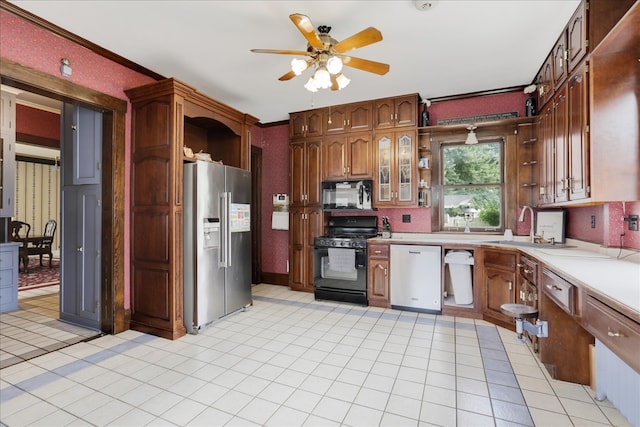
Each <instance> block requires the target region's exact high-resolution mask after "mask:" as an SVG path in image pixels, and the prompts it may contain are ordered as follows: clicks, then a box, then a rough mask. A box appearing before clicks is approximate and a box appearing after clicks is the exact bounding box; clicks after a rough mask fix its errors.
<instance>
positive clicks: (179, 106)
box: [125, 79, 258, 339]
mask: <svg viewBox="0 0 640 427" xmlns="http://www.w3.org/2000/svg"><path fill="white" fill-rule="evenodd" d="M125 92H126V94H127V96H128V97H129V99H130V100H131V130H132V131H131V221H130V223H131V225H130V227H131V239H130V240H129V244H130V246H131V328H132V329H135V330H138V331H142V332H146V333H151V334H154V335H159V336H161V337H164V338H169V339H176V338H179V337H180V336H182V335H184V334H185V333H186V329H185V326H184V319H183V313H184V310H183V308H184V307H183V277H182V271H183V253H182V249H183V241H184V236H183V233H184V232H183V220H182V218H183V147H184V146H185V145H187V146H189V147H192V148H193V150H194V151H195V152H197V151H200V150H203V151H205V152H208V153H211V155H212V158H214V159H216V160H218V159H224V163H225V164H230V165H233V166H238V167H242V168H244V169H249V167H250V149H251V146H250V140H249V129H250V128H251V126H253V125H254V124H255V123H257V121H258V120H257V119H256V118H254V117H251V116H249V115H247V114H244V113H241V112H240V111H237V110H234V109H232V108H230V107H228V106H226V105H224V104H221V103H219V102H217V101H215V100H213V99H210V98H207V97H206V96H204V95H202V94H199V93H198V92H197V91H196V90H195V89H194V88H192V87H190V86H187V85H185V84H184V83H181V82H179V81H177V80H175V79H166V80H162V81H159V82H156V83H152V84H149V85H146V86H142V87H138V88H134V89H129V90H127V91H125Z"/></svg>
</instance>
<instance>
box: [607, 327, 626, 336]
mask: <svg viewBox="0 0 640 427" xmlns="http://www.w3.org/2000/svg"><path fill="white" fill-rule="evenodd" d="M607 329H608V331H607V335H609V336H610V337H622V338H624V336H625V335H624V334H621V333H620V332H611V329H609V328H607Z"/></svg>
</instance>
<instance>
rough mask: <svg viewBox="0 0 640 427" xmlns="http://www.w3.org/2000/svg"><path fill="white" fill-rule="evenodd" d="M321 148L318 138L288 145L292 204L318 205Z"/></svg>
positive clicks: (319, 196)
mask: <svg viewBox="0 0 640 427" xmlns="http://www.w3.org/2000/svg"><path fill="white" fill-rule="evenodd" d="M321 150H322V147H321V143H320V140H310V141H299V142H292V143H291V144H290V145H289V186H290V193H291V196H290V200H289V202H290V204H291V205H292V206H316V205H320V199H321V194H320V191H321V190H320V185H321V175H320V173H321V165H322V163H321Z"/></svg>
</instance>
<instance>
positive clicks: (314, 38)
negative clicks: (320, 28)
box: [289, 13, 324, 49]
mask: <svg viewBox="0 0 640 427" xmlns="http://www.w3.org/2000/svg"><path fill="white" fill-rule="evenodd" d="M289 19H291V21H293V23H294V24H295V26H296V27H297V28H298V30H299V31H300V32H301V33H302V35H303V36H304V38H305V39H307V41H308V42H309V44H310V45H311V46H313V47H315V48H316V49H322V48H323V47H324V44H323V43H322V40H320V37H318V33H316V29H315V28H313V24H312V23H311V19H309V17H308V16H306V15H302V14H300V13H294V14H292V15H289Z"/></svg>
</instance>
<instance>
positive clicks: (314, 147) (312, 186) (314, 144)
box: [305, 141, 322, 206]
mask: <svg viewBox="0 0 640 427" xmlns="http://www.w3.org/2000/svg"><path fill="white" fill-rule="evenodd" d="M321 152H322V147H321V145H320V141H307V143H306V159H307V163H306V181H305V191H306V194H307V195H306V205H307V206H316V205H320V200H321V198H322V194H321V189H320V186H321V183H322V155H321Z"/></svg>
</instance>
